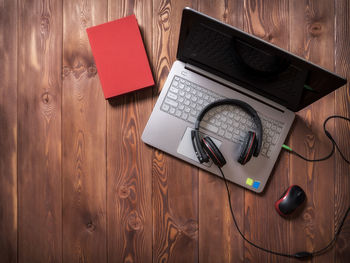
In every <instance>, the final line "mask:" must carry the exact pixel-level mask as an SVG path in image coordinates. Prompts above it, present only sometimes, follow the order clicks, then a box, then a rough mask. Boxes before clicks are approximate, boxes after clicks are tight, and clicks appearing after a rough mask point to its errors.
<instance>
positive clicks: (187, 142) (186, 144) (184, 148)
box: [177, 127, 221, 167]
mask: <svg viewBox="0 0 350 263" xmlns="http://www.w3.org/2000/svg"><path fill="white" fill-rule="evenodd" d="M191 131H192V128H189V127H187V129H186V131H185V133H184V135H183V136H182V139H181V141H180V144H179V146H178V147H177V152H178V153H179V154H182V155H184V156H186V157H187V158H190V159H192V160H193V161H196V162H198V163H199V161H198V159H197V156H196V154H195V152H194V150H193V146H192V141H191ZM201 135H202V136H203V133H201ZM209 137H210V136H209ZM210 138H211V139H212V140H213V142H214V143H215V144H216V146H217V147H218V148H220V146H221V141H219V140H217V139H215V138H213V137H210ZM212 163H213V162H212V161H211V160H210V161H209V163H203V165H205V166H208V167H210V166H211V165H212Z"/></svg>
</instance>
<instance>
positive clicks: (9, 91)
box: [0, 0, 17, 262]
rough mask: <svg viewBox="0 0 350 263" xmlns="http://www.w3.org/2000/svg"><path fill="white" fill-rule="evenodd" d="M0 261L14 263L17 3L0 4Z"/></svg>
mask: <svg viewBox="0 0 350 263" xmlns="http://www.w3.org/2000/svg"><path fill="white" fill-rule="evenodd" d="M0 61H1V64H2V66H1V67H0V87H1V88H0V233H1V236H2V238H1V239H0V258H1V260H2V261H4V262H17V1H5V0H1V1H0Z"/></svg>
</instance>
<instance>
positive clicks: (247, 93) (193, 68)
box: [185, 63, 286, 112]
mask: <svg viewBox="0 0 350 263" xmlns="http://www.w3.org/2000/svg"><path fill="white" fill-rule="evenodd" d="M185 69H187V70H189V71H192V72H194V73H196V74H198V75H201V76H203V77H205V78H207V79H210V80H212V81H214V82H217V83H218V84H220V85H223V86H225V87H227V88H230V89H233V90H234V91H237V92H239V93H241V94H243V95H245V96H247V97H249V98H251V99H254V100H256V101H258V102H260V103H263V104H265V105H267V106H269V107H271V108H273V109H275V110H278V111H280V112H285V110H286V108H285V107H284V106H282V105H279V104H277V103H276V102H273V101H270V100H269V99H267V98H264V97H263V96H260V95H258V94H255V93H253V92H251V91H249V90H247V89H245V88H242V87H240V86H238V85H236V84H234V83H232V82H230V81H228V80H225V79H223V78H220V77H218V76H216V75H214V74H212V73H210V72H208V71H205V70H203V69H201V68H199V67H196V66H194V65H191V64H189V63H186V64H185ZM267 101H268V102H267Z"/></svg>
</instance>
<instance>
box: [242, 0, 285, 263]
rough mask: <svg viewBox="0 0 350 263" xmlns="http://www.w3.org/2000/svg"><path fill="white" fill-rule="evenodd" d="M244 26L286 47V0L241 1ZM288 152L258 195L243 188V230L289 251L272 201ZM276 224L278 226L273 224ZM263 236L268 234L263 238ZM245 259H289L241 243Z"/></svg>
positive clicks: (276, 195)
mask: <svg viewBox="0 0 350 263" xmlns="http://www.w3.org/2000/svg"><path fill="white" fill-rule="evenodd" d="M244 3H245V5H244V30H245V31H247V32H249V33H251V34H254V35H256V36H258V37H259V38H262V39H264V40H266V41H268V42H270V43H272V44H274V45H277V46H279V47H281V48H283V49H286V50H288V49H289V31H290V29H289V20H288V17H289V16H288V15H289V6H288V1H273V0H271V1H245V2H244ZM288 157H289V156H288V155H287V154H284V153H281V154H280V157H279V160H278V162H277V163H276V165H275V167H274V170H273V172H272V174H271V177H270V178H269V182H268V184H267V186H266V188H265V190H264V192H263V193H262V194H261V195H257V194H255V193H253V192H251V191H245V203H244V204H245V216H244V219H245V229H244V231H245V234H246V236H247V237H248V238H249V240H251V241H253V242H254V243H257V244H259V245H261V246H263V247H264V248H268V249H272V250H274V251H278V252H282V253H288V252H289V236H290V231H289V223H288V221H287V220H285V219H284V218H282V217H280V216H279V215H278V214H277V212H276V211H275V208H274V202H275V200H277V199H278V198H279V197H280V196H281V194H282V193H283V191H284V190H286V189H287V188H288V186H289V180H288V179H289V178H288V168H289V167H288V166H289V158H288ZM276 226H278V227H276ZM266 236H270V238H269V239H266ZM245 260H246V262H289V259H288V258H282V257H280V256H275V255H272V254H268V253H266V252H264V251H261V250H258V249H256V248H254V247H253V246H251V245H250V244H248V243H245Z"/></svg>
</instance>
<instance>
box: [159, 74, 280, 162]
mask: <svg viewBox="0 0 350 263" xmlns="http://www.w3.org/2000/svg"><path fill="white" fill-rule="evenodd" d="M220 99H224V97H222V96H220V95H219V94H217V93H215V92H213V91H210V90H208V89H206V88H204V87H202V86H199V85H197V84H195V83H193V82H191V81H188V80H186V79H184V78H181V77H179V76H175V77H174V78H173V80H172V83H171V86H170V88H169V90H168V92H167V94H166V96H165V98H164V100H163V102H162V105H161V107H160V108H161V110H162V111H164V112H167V113H169V114H170V115H173V116H175V117H177V118H180V119H182V120H184V121H187V122H190V123H191V124H194V123H195V121H196V119H197V116H198V114H199V112H200V111H201V110H202V109H203V108H204V107H205V106H207V105H208V104H210V103H212V102H214V101H216V100H220ZM258 115H259V117H260V119H261V122H262V125H263V141H262V148H261V155H263V156H265V157H267V158H269V157H271V153H272V152H273V150H274V146H275V145H276V143H277V141H278V139H279V137H280V134H281V131H282V130H283V126H284V123H282V122H280V121H276V120H273V119H271V118H268V117H267V116H265V115H263V114H261V113H260V112H258ZM200 127H201V128H203V129H206V130H208V131H211V132H212V133H214V134H216V135H217V136H219V137H221V138H224V139H226V140H230V141H233V142H235V143H241V142H243V140H244V138H245V136H246V134H247V132H248V131H249V130H256V125H255V123H253V121H252V118H251V117H250V115H249V114H247V113H246V112H245V111H244V110H242V109H241V108H240V107H237V106H232V105H222V106H219V107H216V108H213V109H212V110H210V111H209V112H207V114H205V115H204V117H203V119H202V121H201V124H200Z"/></svg>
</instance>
